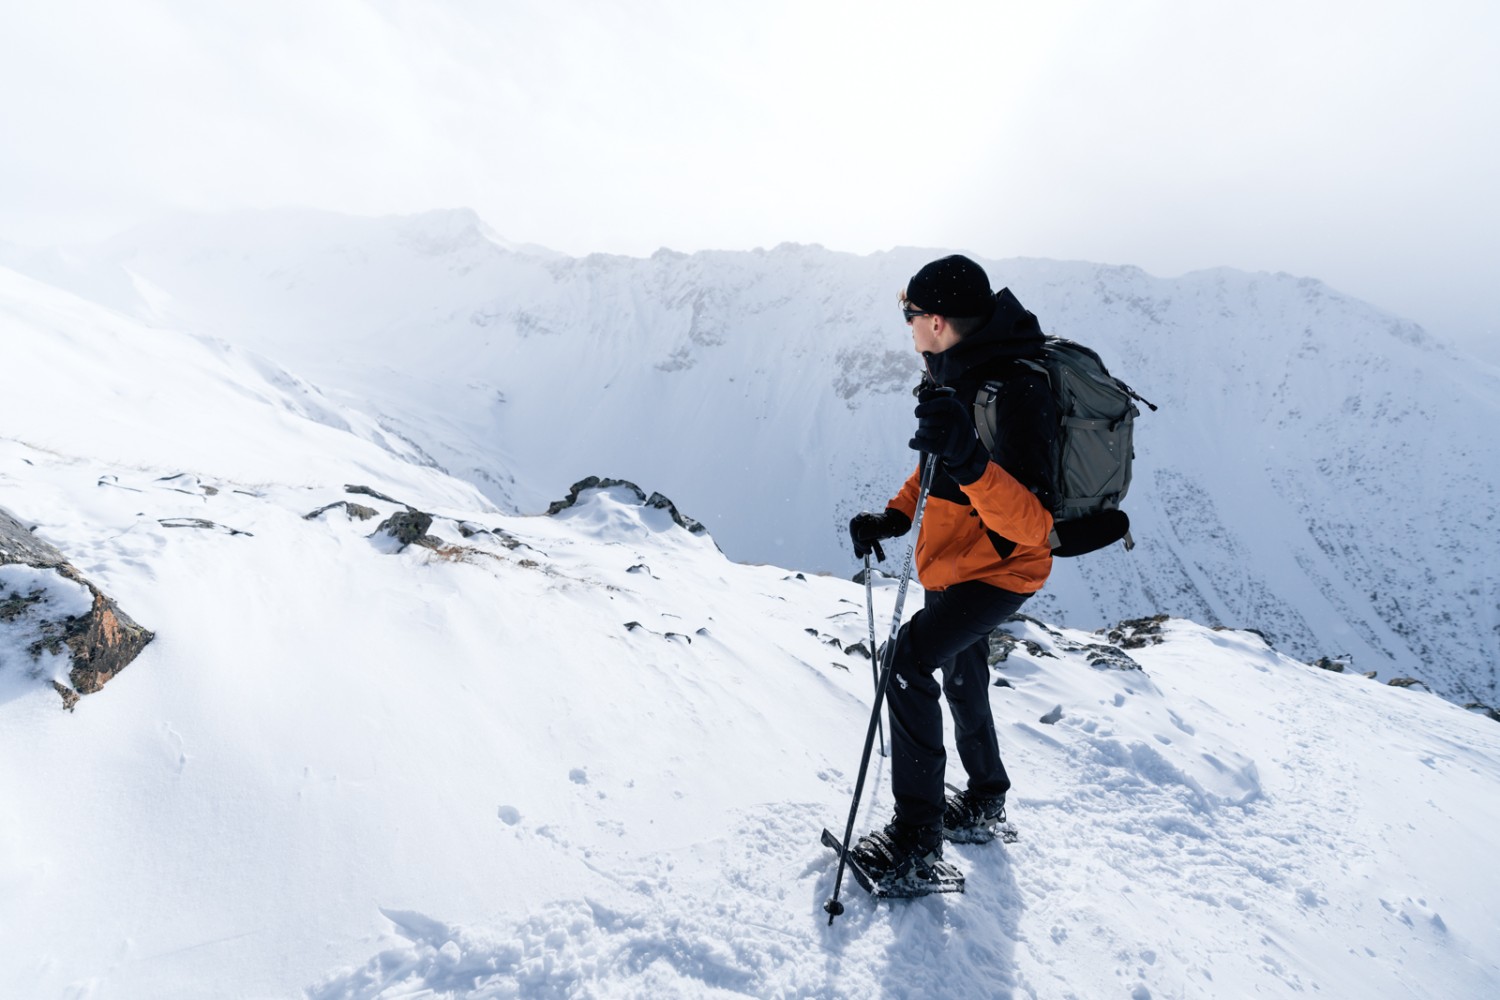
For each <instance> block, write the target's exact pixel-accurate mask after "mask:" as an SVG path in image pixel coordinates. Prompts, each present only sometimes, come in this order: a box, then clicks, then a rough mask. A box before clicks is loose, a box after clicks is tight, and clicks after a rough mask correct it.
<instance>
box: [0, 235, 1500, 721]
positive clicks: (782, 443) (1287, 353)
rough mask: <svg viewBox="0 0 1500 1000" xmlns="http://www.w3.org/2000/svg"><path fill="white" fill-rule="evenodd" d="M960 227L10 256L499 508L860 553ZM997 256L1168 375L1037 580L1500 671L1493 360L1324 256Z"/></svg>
mask: <svg viewBox="0 0 1500 1000" xmlns="http://www.w3.org/2000/svg"><path fill="white" fill-rule="evenodd" d="M935 253H937V251H931V250H915V249H906V250H898V251H893V252H890V253H884V254H876V255H873V256H870V257H855V256H851V255H847V254H838V253H831V252H828V251H825V250H823V249H821V248H818V247H799V246H782V247H778V248H776V249H775V250H772V251H755V252H750V253H701V254H695V255H692V256H684V255H681V254H674V253H671V252H668V251H662V252H660V253H658V254H656V255H655V256H654V257H652V258H650V259H649V260H636V259H627V258H617V257H604V256H593V257H587V258H583V259H571V258H565V257H560V256H557V255H547V254H542V253H539V252H535V251H531V250H527V251H525V252H518V251H517V249H516V248H513V247H509V246H508V245H505V244H503V243H502V242H501V241H499V240H497V239H496V238H495V237H494V235H493V233H491V232H490V230H489V229H488V227H486V226H485V225H484V224H483V223H482V222H480V220H478V219H477V218H476V217H475V216H474V215H473V214H472V213H469V212H465V211H452V212H439V213H432V214H429V215H424V216H414V217H403V218H389V219H357V218H347V217H341V216H335V215H326V214H317V213H306V212H281V213H262V214H250V215H242V216H231V217H216V218H186V219H179V220H175V221H173V222H171V223H164V224H162V225H160V226H156V227H151V228H148V229H144V230H140V231H137V232H135V233H133V234H129V235H127V236H126V237H122V238H121V239H120V240H118V241H116V242H114V243H113V244H111V245H109V246H107V247H105V248H102V249H100V250H95V251H90V252H88V253H81V252H75V253H73V254H58V255H53V256H50V257H48V256H46V255H39V254H32V255H29V256H25V258H24V260H23V259H21V258H20V256H18V255H17V254H16V253H14V252H13V253H12V255H11V256H12V258H13V259H16V260H17V262H18V265H24V266H26V267H27V268H29V269H30V270H31V272H32V273H39V274H44V275H46V276H47V277H48V279H49V280H54V281H58V282H64V283H70V284H71V285H73V286H74V287H77V288H79V289H81V290H82V291H83V292H84V293H85V294H88V295H90V296H92V297H95V298H97V299H99V300H101V301H107V302H110V303H112V304H114V305H116V306H118V307H119V308H122V309H127V310H130V311H133V312H134V313H135V314H137V315H141V316H145V317H148V318H149V319H151V321H152V322H158V323H166V324H169V325H179V326H182V327H184V328H188V329H192V330H194V331H197V332H200V333H211V334H213V335H215V336H219V337H222V338H224V339H226V340H228V341H230V342H233V343H235V344H241V345H245V346H248V347H251V348H253V349H254V350H256V351H258V352H260V353H262V354H264V355H266V356H268V357H271V358H274V359H276V360H277V361H278V362H279V363H281V364H283V365H286V366H288V367H291V368H294V369H295V370H297V371H299V372H300V373H301V374H303V375H304V376H308V377H311V378H313V379H314V380H316V381H317V382H318V383H319V384H320V385H321V386H323V388H324V389H325V390H327V391H329V392H332V393H334V394H335V396H336V397H338V398H341V399H344V400H346V401H347V400H357V401H358V404H359V405H360V406H369V407H372V408H373V411H374V412H375V413H376V414H377V415H378V419H379V422H380V425H381V426H382V427H383V428H384V429H385V432H386V434H387V435H388V436H389V437H391V438H396V437H398V436H399V437H401V438H404V439H406V440H407V441H408V442H410V447H412V448H417V449H420V450H421V452H422V453H423V454H425V455H429V456H431V458H430V460H431V461H433V462H435V463H437V464H439V465H440V466H442V467H443V468H445V469H446V470H448V471H450V472H452V473H453V474H455V475H457V476H460V477H462V478H465V479H467V480H469V481H471V482H473V483H475V484H476V485H477V486H478V487H480V488H481V489H482V490H484V491H485V493H486V495H487V496H489V497H490V499H491V500H492V501H494V502H495V503H497V504H499V505H500V506H501V507H502V508H503V509H506V510H510V511H528V512H534V511H536V510H539V509H541V508H542V506H544V505H545V503H546V502H548V501H550V500H552V499H555V498H556V497H557V496H560V495H561V494H562V492H564V491H565V490H566V489H567V487H568V485H569V484H571V483H572V482H574V481H575V480H576V479H578V478H579V477H580V476H582V475H585V474H607V475H616V476H620V477H624V478H630V479H635V480H638V481H641V482H649V483H650V484H651V485H652V486H653V487H654V488H656V489H659V490H661V491H663V492H664V493H666V494H668V495H669V496H671V497H673V498H674V499H675V500H677V501H678V502H679V503H680V504H682V505H683V506H684V507H685V508H686V509H688V510H690V511H692V512H693V513H694V515H695V516H696V517H698V518H699V519H701V520H703V521H704V522H705V523H706V524H708V525H709V527H710V528H711V529H712V530H713V532H714V535H715V537H716V538H717V539H718V541H719V543H720V544H721V545H722V546H723V548H724V550H725V551H726V552H727V553H728V554H729V555H730V556H731V557H732V558H735V559H739V560H742V561H754V562H760V561H765V562H775V563H778V564H780V565H786V566H795V567H798V568H801V569H807V570H831V571H834V572H838V573H847V572H849V571H850V570H851V569H852V568H853V565H852V563H851V561H850V556H849V553H848V546H847V540H846V538H845V533H844V525H845V523H846V522H847V518H848V517H849V516H850V515H851V514H852V513H854V512H855V511H857V510H858V509H860V508H861V507H866V506H878V505H880V504H882V503H883V502H884V501H885V499H886V498H888V497H889V496H890V495H891V493H892V492H894V490H895V487H896V486H897V485H898V484H899V482H900V480H901V479H902V478H903V477H904V474H905V473H906V472H907V471H908V468H909V466H910V465H911V460H912V456H911V455H910V453H909V452H908V451H906V449H905V446H904V445H905V441H906V439H907V438H908V437H909V436H910V433H909V432H910V427H909V424H910V414H909V399H908V397H907V396H906V395H905V393H906V390H907V389H908V388H909V387H910V385H911V384H912V383H913V382H914V380H915V372H916V364H917V361H916V358H915V356H914V355H913V354H912V352H911V350H910V343H909V340H908V338H907V334H906V330H905V328H904V327H903V326H902V325H901V324H900V322H899V319H898V318H897V314H896V312H895V308H894V300H895V295H896V292H897V290H898V289H900V288H901V286H902V285H903V284H904V282H905V280H906V278H907V277H908V276H909V275H910V274H911V273H912V272H913V271H914V270H915V269H916V268H917V267H919V266H920V265H921V264H922V263H923V262H924V261H925V260H927V259H930V258H931V257H932V256H933V255H935ZM984 263H985V265H986V266H987V268H988V269H989V270H990V273H991V275H992V278H993V279H994V281H995V283H996V284H1005V285H1009V286H1010V287H1011V288H1012V289H1013V290H1015V291H1016V293H1017V294H1018V295H1019V296H1020V298H1021V300H1022V301H1023V302H1025V303H1026V304H1027V305H1028V306H1030V307H1031V308H1032V309H1033V310H1034V311H1036V312H1037V313H1038V314H1039V315H1040V316H1041V317H1042V319H1043V322H1044V324H1045V325H1046V326H1047V328H1048V329H1050V330H1052V331H1053V332H1057V333H1060V334H1063V335H1068V336H1073V337H1075V338H1077V339H1080V340H1083V341H1085V342H1087V343H1089V344H1091V345H1093V346H1095V347H1097V348H1098V349H1099V350H1100V351H1101V352H1102V353H1103V355H1104V356H1105V358H1106V359H1107V360H1108V361H1109V363H1110V364H1111V366H1112V367H1113V369H1114V370H1115V371H1116V372H1117V373H1118V374H1120V375H1121V376H1122V377H1124V378H1126V379H1127V380H1128V381H1130V382H1132V383H1133V384H1134V385H1135V386H1136V387H1137V388H1138V389H1140V390H1141V391H1142V392H1143V393H1144V394H1145V395H1146V396H1147V397H1148V398H1151V399H1152V400H1153V401H1155V402H1157V403H1159V404H1161V405H1162V409H1161V411H1160V412H1159V413H1155V414H1149V415H1148V416H1147V417H1146V418H1145V419H1144V420H1143V421H1142V424H1141V429H1140V434H1139V447H1138V451H1139V461H1138V467H1137V476H1136V484H1135V486H1134V488H1133V491H1132V495H1131V498H1130V502H1129V504H1128V509H1129V510H1130V512H1131V514H1132V517H1133V519H1134V521H1135V524H1136V528H1135V536H1136V538H1137V539H1138V540H1139V541H1140V543H1141V544H1140V546H1139V548H1137V549H1136V550H1135V551H1134V552H1133V553H1129V554H1127V553H1125V552H1123V551H1122V550H1114V551H1111V552H1107V553H1104V554H1102V555H1097V556H1093V557H1090V558H1089V559H1087V560H1083V561H1078V562H1074V563H1066V564H1062V565H1060V566H1059V568H1058V571H1057V573H1056V574H1055V576H1054V579H1053V581H1052V582H1051V583H1050V584H1049V586H1048V588H1047V590H1046V591H1045V592H1044V594H1043V596H1042V597H1041V598H1040V599H1039V601H1038V602H1037V604H1036V605H1035V606H1036V607H1037V608H1038V609H1040V611H1041V612H1042V613H1044V614H1046V615H1047V616H1048V617H1050V618H1052V619H1055V620H1059V621H1066V622H1069V623H1071V624H1074V625H1078V626H1084V627H1097V626H1100V625H1103V624H1106V623H1108V622H1110V621H1114V620H1118V619H1119V618H1122V617H1126V616H1131V615H1138V614H1142V613H1147V612H1155V611H1160V612H1169V613H1173V614H1179V615H1185V616H1189V617H1192V618H1195V619H1197V620H1201V621H1205V622H1220V623H1223V624H1227V625H1232V626H1243V627H1254V628H1257V629H1260V630H1262V631H1263V632H1264V633H1265V634H1267V635H1268V636H1270V637H1271V638H1272V640H1273V641H1274V642H1275V643H1276V645H1277V646H1278V648H1281V649H1284V650H1286V651H1288V652H1290V653H1292V654H1293V655H1295V656H1297V657H1299V658H1302V659H1307V660H1311V659H1314V658H1316V657H1319V656H1324V655H1334V656H1343V657H1345V658H1346V659H1352V662H1353V664H1354V666H1355V667H1356V668H1357V669H1359V670H1362V671H1368V670H1375V671H1378V672H1379V674H1380V675H1381V677H1382V678H1388V677H1392V676H1400V675H1413V676H1417V677H1420V678H1421V679H1423V680H1424V681H1426V682H1427V683H1429V684H1431V685H1432V686H1433V687H1434V688H1435V689H1437V690H1439V691H1441V692H1442V693H1443V694H1444V695H1445V696H1447V697H1450V698H1453V699H1455V700H1457V701H1460V702H1465V701H1470V700H1475V699H1478V700H1482V701H1486V702H1490V703H1494V702H1496V701H1500V682H1497V675H1496V669H1497V668H1496V663H1497V662H1500V582H1497V577H1496V575H1495V574H1494V573H1493V571H1492V570H1491V569H1490V567H1492V566H1494V565H1496V564H1497V563H1500V531H1496V524H1495V520H1494V519H1495V513H1494V511H1495V509H1496V506H1497V503H1496V492H1497V486H1500V438H1497V436H1496V435H1494V434H1493V433H1491V431H1490V428H1492V427H1494V426H1496V424H1497V422H1500V373H1497V372H1496V371H1495V370H1494V369H1493V367H1486V366H1483V365H1481V364H1478V363H1476V362H1473V361H1471V360H1468V359H1464V358H1462V357H1460V356H1458V355H1456V354H1454V353H1453V352H1452V351H1451V350H1449V349H1448V348H1446V347H1444V346H1443V345H1440V344H1437V343H1435V342H1433V341H1432V340H1430V339H1429V338H1428V337H1427V336H1426V335H1425V334H1424V333H1423V332H1422V331H1421V329H1420V328H1418V327H1416V326H1415V325H1413V324H1412V323H1410V322H1406V321H1403V320H1399V319H1396V318H1394V317H1391V316H1389V315H1385V314H1382V313H1380V312H1379V311H1377V310H1375V309H1373V308H1371V307H1369V306H1367V305H1364V304H1363V303H1360V302H1357V301H1354V300H1351V299H1349V298H1347V297H1345V296H1342V295H1339V294H1338V293H1336V292H1334V291H1333V290H1331V289H1329V288H1327V287H1325V286H1323V285H1321V284H1319V283H1318V282H1316V281H1312V280H1309V279H1300V278H1294V277H1291V276H1288V275H1269V274H1244V273H1239V272H1232V271H1211V272H1201V273H1195V274H1189V275H1186V276H1183V277H1181V278H1177V279H1160V278H1154V277H1151V276H1149V275H1146V274H1144V273H1143V272H1141V271H1139V270H1137V269H1134V268H1127V267H1103V266H1098V265H1092V264H1080V263H1061V262H1051V261H1037V260H1009V261H984Z"/></svg>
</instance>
